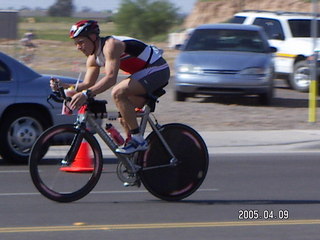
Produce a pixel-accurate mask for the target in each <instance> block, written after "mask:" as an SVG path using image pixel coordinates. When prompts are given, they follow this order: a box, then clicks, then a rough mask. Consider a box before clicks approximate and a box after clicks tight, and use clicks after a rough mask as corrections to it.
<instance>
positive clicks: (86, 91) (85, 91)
mask: <svg viewBox="0 0 320 240" xmlns="http://www.w3.org/2000/svg"><path fill="white" fill-rule="evenodd" d="M82 93H83V94H84V95H85V96H86V97H87V99H89V98H93V97H94V95H93V93H92V91H91V90H90V89H88V90H84V91H82Z"/></svg>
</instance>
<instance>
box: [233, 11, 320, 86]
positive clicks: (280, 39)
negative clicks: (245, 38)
mask: <svg viewBox="0 0 320 240" xmlns="http://www.w3.org/2000/svg"><path fill="white" fill-rule="evenodd" d="M312 19H313V16H312V15H311V13H301V12H271V11H259V10H248V11H243V12H240V13H237V14H235V15H234V17H233V18H232V19H231V20H230V22H232V23H239V24H253V25H258V26H261V27H263V28H264V30H265V32H266V33H267V36H268V38H269V42H270V45H271V46H274V47H276V48H277V49H278V51H277V53H276V56H275V72H276V73H277V75H278V76H279V77H285V78H286V79H287V80H288V83H289V85H290V87H291V88H293V89H295V90H298V91H302V92H306V91H308V90H309V84H310V64H309V63H308V57H310V56H312V55H313V52H314V43H313V38H312V36H311V21H312ZM318 21H319V20H318ZM318 26H320V25H319V23H318ZM319 30H320V29H319ZM319 30H318V34H320V31H319ZM319 43H320V40H319V38H317V45H318V44H319Z"/></svg>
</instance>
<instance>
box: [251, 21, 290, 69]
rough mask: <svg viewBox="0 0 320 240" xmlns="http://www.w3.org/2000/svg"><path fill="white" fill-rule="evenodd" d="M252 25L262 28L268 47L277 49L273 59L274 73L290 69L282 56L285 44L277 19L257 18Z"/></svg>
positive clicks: (285, 58) (282, 31) (286, 59)
mask: <svg viewBox="0 0 320 240" xmlns="http://www.w3.org/2000/svg"><path fill="white" fill-rule="evenodd" d="M252 24H253V25H258V26H260V27H262V28H263V29H264V30H265V32H266V34H267V36H268V39H269V43H270V45H271V46H273V47H276V48H277V49H278V53H277V54H276V58H275V62H276V64H275V67H276V72H281V69H288V68H290V66H292V64H289V61H288V58H287V56H282V48H283V46H284V44H285V43H286V42H285V40H286V39H285V33H284V30H283V27H282V25H281V22H280V21H279V20H278V19H271V18H262V17H258V18H256V19H255V20H254V21H253V23H252ZM288 70H289V69H288Z"/></svg>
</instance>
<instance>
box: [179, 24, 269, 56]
mask: <svg viewBox="0 0 320 240" xmlns="http://www.w3.org/2000/svg"><path fill="white" fill-rule="evenodd" d="M184 50H185V51H240V52H260V53H262V52H266V48H265V45H264V42H263V39H262V37H261V36H260V34H259V32H257V31H251V30H234V29H197V30H195V31H194V33H193V34H192V36H191V37H190V39H189V41H188V42H187V44H186V46H185V48H184Z"/></svg>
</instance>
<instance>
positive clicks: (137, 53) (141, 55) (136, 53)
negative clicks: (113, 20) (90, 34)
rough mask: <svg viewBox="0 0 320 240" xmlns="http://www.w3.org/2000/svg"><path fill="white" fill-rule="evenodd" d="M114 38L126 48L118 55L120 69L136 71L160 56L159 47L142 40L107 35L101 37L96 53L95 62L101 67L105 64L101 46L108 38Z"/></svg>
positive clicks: (129, 71) (131, 72)
mask: <svg viewBox="0 0 320 240" xmlns="http://www.w3.org/2000/svg"><path fill="white" fill-rule="evenodd" d="M110 37H112V38H115V39H118V40H120V41H122V42H124V43H125V45H126V48H125V50H124V53H123V54H122V55H121V57H120V69H121V70H123V71H125V72H128V73H130V74H133V73H136V72H138V71H140V70H142V69H144V68H146V67H148V65H150V64H152V63H154V62H156V61H157V60H158V59H159V58H161V53H160V51H159V49H157V48H156V47H154V46H151V45H148V44H145V43H144V42H142V41H140V40H137V39H134V38H130V37H123V36H108V37H104V38H101V41H100V44H99V46H98V53H97V56H96V63H97V64H98V65H99V66H100V67H103V66H104V65H105V61H106V60H105V56H104V54H103V51H102V49H103V47H104V44H105V42H106V40H107V39H108V38H110Z"/></svg>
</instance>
